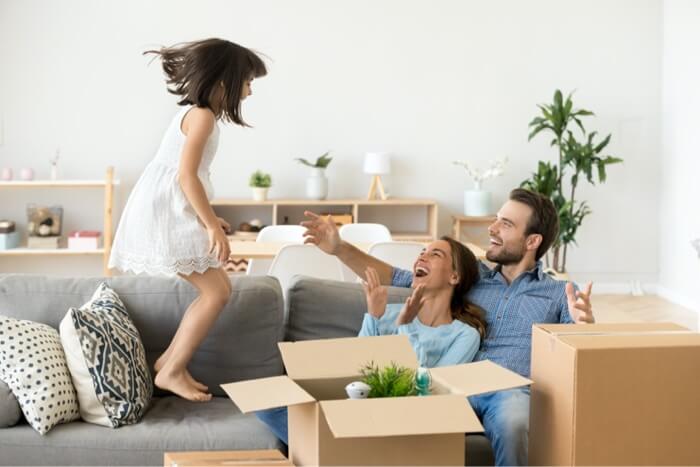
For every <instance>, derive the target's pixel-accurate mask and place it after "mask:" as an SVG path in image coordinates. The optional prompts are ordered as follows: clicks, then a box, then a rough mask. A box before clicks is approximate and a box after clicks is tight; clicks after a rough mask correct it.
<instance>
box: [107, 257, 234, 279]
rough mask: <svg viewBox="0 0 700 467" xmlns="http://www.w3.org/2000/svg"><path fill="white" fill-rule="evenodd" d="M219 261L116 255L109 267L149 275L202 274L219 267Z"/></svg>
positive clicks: (211, 258) (212, 259)
mask: <svg viewBox="0 0 700 467" xmlns="http://www.w3.org/2000/svg"><path fill="white" fill-rule="evenodd" d="M220 267H221V263H220V262H219V260H217V259H216V258H213V257H203V258H184V259H179V260H173V261H168V262H157V261H154V260H153V259H144V258H137V257H133V256H130V255H116V257H115V256H113V257H112V258H111V259H110V261H109V268H110V269H119V270H120V271H122V272H133V273H134V274H148V275H151V276H158V275H165V276H174V275H177V274H184V275H185V276H189V275H190V274H192V273H195V272H196V273H198V274H202V273H203V272H204V271H206V270H207V269H210V268H220Z"/></svg>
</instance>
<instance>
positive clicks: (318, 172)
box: [294, 151, 333, 199]
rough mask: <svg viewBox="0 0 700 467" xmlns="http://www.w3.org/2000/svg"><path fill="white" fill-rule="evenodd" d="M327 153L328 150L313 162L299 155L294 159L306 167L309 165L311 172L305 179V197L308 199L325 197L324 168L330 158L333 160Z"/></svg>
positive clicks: (326, 186) (326, 182)
mask: <svg viewBox="0 0 700 467" xmlns="http://www.w3.org/2000/svg"><path fill="white" fill-rule="evenodd" d="M329 154H330V151H326V153H325V154H323V155H321V156H320V157H319V158H317V159H316V162H314V163H311V162H309V161H307V160H306V159H304V158H301V157H298V158H296V159H294V160H295V161H298V162H299V163H301V164H303V165H305V166H307V167H311V174H310V175H309V177H308V178H307V179H306V197H307V198H309V199H326V197H327V196H328V179H327V178H326V174H325V170H326V167H328V164H330V163H331V160H333V158H332V157H329Z"/></svg>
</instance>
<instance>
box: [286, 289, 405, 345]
mask: <svg viewBox="0 0 700 467" xmlns="http://www.w3.org/2000/svg"><path fill="white" fill-rule="evenodd" d="M388 292H389V296H388V302H389V303H402V302H404V301H406V298H408V296H409V295H410V294H411V289H408V288H402V287H389V290H388ZM287 297H288V300H287V326H286V335H285V340H288V341H302V340H310V339H328V338H334V337H352V336H357V333H358V332H359V331H360V328H361V327H362V317H363V316H364V314H365V313H366V312H367V301H366V300H365V292H364V290H363V289H362V284H359V283H354V282H338V281H331V280H321V279H314V278H310V277H305V276H297V277H295V278H294V279H293V280H292V284H291V285H290V286H289V291H288V295H287Z"/></svg>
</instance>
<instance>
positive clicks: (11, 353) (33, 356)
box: [0, 316, 79, 435]
mask: <svg viewBox="0 0 700 467" xmlns="http://www.w3.org/2000/svg"><path fill="white" fill-rule="evenodd" d="M0 379H2V380H3V381H4V382H5V384H7V385H8V386H9V387H10V389H11V390H12V393H13V394H14V395H15V397H16V398H17V401H18V402H19V405H20V407H21V408H22V412H23V413H24V416H25V418H26V419H27V421H28V422H29V424H30V425H31V426H32V428H34V429H35V430H36V431H38V432H39V433H41V434H42V435H43V434H46V433H48V431H49V430H50V429H51V428H53V427H54V426H56V425H58V424H59V423H66V422H70V421H72V420H76V419H77V418H79V412H78V398H77V396H76V394H75V389H73V382H72V381H71V376H70V372H69V370H68V366H67V365H66V356H65V355H64V353H63V348H62V347H61V338H60V337H59V335H58V332H57V331H56V330H55V329H54V328H52V327H51V326H48V325H46V324H42V323H35V322H33V321H26V320H19V319H15V318H8V317H6V316H0Z"/></svg>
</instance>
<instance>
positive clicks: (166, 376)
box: [155, 269, 231, 401]
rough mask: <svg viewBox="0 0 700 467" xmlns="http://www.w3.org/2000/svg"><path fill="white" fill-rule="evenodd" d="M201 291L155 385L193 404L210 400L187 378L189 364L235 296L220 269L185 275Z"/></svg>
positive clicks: (186, 317) (180, 327) (185, 318)
mask: <svg viewBox="0 0 700 467" xmlns="http://www.w3.org/2000/svg"><path fill="white" fill-rule="evenodd" d="M183 277H184V278H185V279H186V280H187V281H188V282H190V283H191V284H192V285H194V286H195V287H196V288H197V290H198V291H199V297H197V300H195V301H194V302H193V303H192V305H190V307H189V308H188V310H187V313H185V316H183V318H182V321H181V322H180V326H179V327H178V329H177V332H176V333H175V337H174V338H173V343H172V344H174V345H171V346H170V347H169V349H170V354H169V355H168V357H167V359H166V360H165V362H164V363H163V366H162V368H161V369H160V371H159V372H158V373H157V374H156V378H155V384H156V386H158V387H159V388H161V389H165V390H168V391H171V392H173V393H175V394H177V395H179V396H180V397H183V398H185V399H188V400H192V401H208V400H210V399H211V397H212V396H211V394H207V393H205V392H203V391H202V390H200V389H197V387H196V386H195V385H194V384H193V383H191V382H190V380H189V378H188V377H187V374H188V372H187V364H188V363H189V361H190V360H191V359H192V355H193V354H194V352H195V350H196V349H197V347H198V346H199V344H200V343H201V342H202V341H203V340H204V338H205V337H206V335H207V332H208V331H209V329H211V326H212V325H213V324H214V322H215V321H216V319H217V317H218V316H219V313H220V312H221V310H222V309H223V308H224V306H225V305H226V303H227V302H228V300H229V298H230V296H231V284H230V282H229V281H228V280H226V281H224V280H223V278H222V275H221V272H220V271H219V270H218V269H208V270H207V271H205V272H204V273H202V274H198V273H193V274H191V275H189V276H183Z"/></svg>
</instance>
